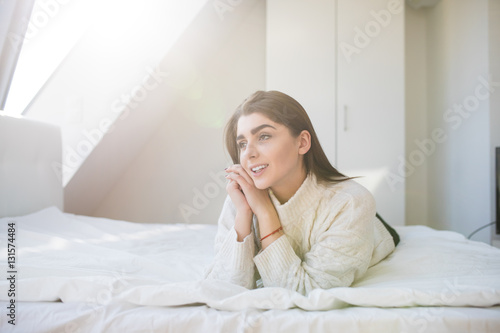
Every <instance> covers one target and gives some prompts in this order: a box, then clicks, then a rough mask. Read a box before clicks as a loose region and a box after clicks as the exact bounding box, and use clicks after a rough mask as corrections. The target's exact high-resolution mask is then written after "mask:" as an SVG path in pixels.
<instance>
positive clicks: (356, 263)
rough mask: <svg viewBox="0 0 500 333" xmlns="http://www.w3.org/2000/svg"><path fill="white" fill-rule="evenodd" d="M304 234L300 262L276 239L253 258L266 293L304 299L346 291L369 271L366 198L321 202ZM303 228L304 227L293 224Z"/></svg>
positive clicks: (370, 212)
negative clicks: (279, 291) (287, 292)
mask: <svg viewBox="0 0 500 333" xmlns="http://www.w3.org/2000/svg"><path fill="white" fill-rule="evenodd" d="M324 201H325V202H323V203H322V204H321V205H320V208H319V209H318V210H317V211H315V212H313V213H312V215H313V216H307V217H301V218H302V219H305V220H310V219H314V222H313V224H312V225H313V227H312V228H311V229H312V231H310V233H308V234H306V237H307V238H308V239H306V240H305V241H306V242H310V244H311V245H310V250H309V252H306V253H304V254H303V256H302V257H299V256H298V255H297V254H296V253H295V251H294V248H293V247H292V244H291V241H292V239H289V237H288V236H287V235H286V232H285V235H283V236H281V237H280V238H278V239H277V240H276V241H274V242H273V243H272V244H271V245H270V246H268V247H267V248H266V249H265V250H263V251H261V252H260V253H259V254H258V255H257V256H255V258H254V262H255V264H256V267H257V269H258V271H259V273H260V276H261V277H262V282H263V284H264V286H265V287H271V286H274V287H283V288H287V289H291V290H295V291H297V292H299V293H302V294H308V293H309V292H310V291H312V290H313V289H316V288H322V289H330V288H333V287H345V286H350V285H351V284H352V283H353V281H354V280H355V279H356V278H357V277H359V276H361V275H362V274H364V273H365V272H366V270H367V269H368V267H369V265H370V261H371V257H372V252H373V248H374V245H373V243H374V241H373V239H374V238H373V237H374V226H373V218H374V216H375V202H374V199H373V197H372V196H371V194H370V193H368V192H366V193H361V195H352V194H350V193H341V194H340V195H336V196H335V200H324ZM297 222H299V223H303V222H304V221H297Z"/></svg>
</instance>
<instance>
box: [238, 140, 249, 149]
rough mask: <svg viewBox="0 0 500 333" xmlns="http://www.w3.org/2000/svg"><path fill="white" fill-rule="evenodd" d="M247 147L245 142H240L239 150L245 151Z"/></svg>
mask: <svg viewBox="0 0 500 333" xmlns="http://www.w3.org/2000/svg"><path fill="white" fill-rule="evenodd" d="M246 146H247V143H246V142H244V141H240V142H238V148H240V149H244V148H245V147H246Z"/></svg>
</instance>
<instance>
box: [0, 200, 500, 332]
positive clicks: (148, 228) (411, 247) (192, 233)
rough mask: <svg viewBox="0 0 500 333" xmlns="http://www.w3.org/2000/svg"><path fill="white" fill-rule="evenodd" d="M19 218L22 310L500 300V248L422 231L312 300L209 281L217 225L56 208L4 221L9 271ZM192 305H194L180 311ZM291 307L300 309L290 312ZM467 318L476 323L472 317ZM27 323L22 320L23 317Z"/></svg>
mask: <svg viewBox="0 0 500 333" xmlns="http://www.w3.org/2000/svg"><path fill="white" fill-rule="evenodd" d="M10 221H15V223H16V229H17V230H16V248H17V251H18V257H17V263H16V264H17V270H18V274H17V285H16V290H17V295H16V301H17V303H18V305H19V311H21V309H22V307H23V306H27V307H31V306H36V305H33V304H36V303H31V302H48V301H58V300H61V301H62V302H65V303H67V304H64V305H62V304H63V303H50V304H51V307H58V306H68V304H78V306H79V307H80V309H81V310H82V311H84V310H85V309H95V308H96V307H105V309H106V312H107V313H114V312H113V311H112V309H116V308H119V309H120V311H125V312H126V313H130V315H131V318H133V317H134V314H136V313H137V311H139V309H145V308H144V307H148V309H149V307H151V309H154V311H153V312H155V311H156V312H161V311H163V310H165V309H170V310H171V311H174V310H173V309H177V310H175V311H180V312H182V311H181V309H187V308H190V309H194V308H195V309H198V310H199V309H200V308H202V309H205V310H204V311H205V312H206V311H208V310H207V309H217V310H224V311H227V313H229V312H233V311H240V312H239V313H240V314H239V315H238V316H241V313H244V314H246V316H249V315H250V314H251V313H254V314H255V313H257V314H259V316H258V317H256V318H264V317H263V316H262V315H260V314H262V313H263V314H270V313H271V312H269V311H264V312H262V311H263V310H267V309H271V310H272V313H275V314H280V313H292V312H295V311H301V310H299V309H302V310H308V311H311V313H317V311H320V310H330V309H344V308H346V307H348V306H352V305H354V306H362V307H364V308H366V309H369V308H371V309H373V311H372V312H371V313H372V315H374V316H375V317H376V315H375V313H377V311H379V310H382V309H374V308H385V307H387V308H402V309H389V312H384V314H385V315H386V316H389V317H390V316H391V315H393V314H394V313H398V312H399V313H405V310H407V309H404V308H405V307H414V306H425V307H429V306H432V307H435V306H452V307H457V308H456V309H453V308H417V309H418V310H415V311H416V313H420V314H422V313H424V312H423V311H424V310H423V309H431V313H432V311H433V310H432V309H435V310H437V311H438V312H439V311H441V309H446V310H443V311H445V312H443V313H454V314H456V313H457V312H456V311H459V310H458V309H460V307H491V306H493V305H496V304H500V250H498V249H495V248H493V247H491V246H488V245H486V244H483V243H479V242H474V241H469V240H467V239H465V238H464V237H463V236H461V235H459V234H457V233H454V232H446V231H436V230H433V229H430V228H427V227H423V226H408V227H399V228H397V231H398V232H399V234H400V236H401V243H400V245H398V247H397V248H396V251H395V252H394V253H393V254H392V255H391V256H389V257H388V258H387V259H386V260H384V261H383V262H381V263H380V264H378V265H376V266H374V267H372V268H370V269H369V271H368V272H367V274H366V275H365V276H364V277H363V279H361V280H359V281H357V282H356V283H355V284H354V285H353V286H352V287H349V288H334V289H331V290H320V289H318V290H315V291H313V292H312V293H310V294H309V295H308V296H307V297H306V296H302V295H300V294H298V293H295V292H292V291H288V290H285V289H281V288H263V289H256V290H247V289H245V288H243V287H239V286H235V285H232V284H229V283H225V282H221V281H204V280H202V276H203V275H202V274H203V270H204V268H205V266H206V265H208V263H209V262H210V261H211V259H212V257H213V248H212V247H213V239H214V236H215V232H216V226H213V225H189V224H175V225H163V224H162V225H159V224H157V225H151V224H137V223H128V222H122V221H113V220H107V219H102V218H89V217H83V216H75V215H70V214H64V213H61V212H60V211H59V210H58V209H56V208H48V209H45V210H42V211H40V212H37V213H35V214H31V215H27V216H22V217H15V218H3V219H0V228H1V236H0V237H2V238H1V239H0V241H1V245H2V247H1V249H0V252H1V253H2V257H0V258H1V259H2V260H1V261H0V266H1V267H2V271H3V272H6V271H7V262H6V258H5V257H4V255H5V253H6V251H7V250H6V239H7V235H6V226H7V223H8V222H10ZM8 288H9V283H8V281H6V280H2V281H0V301H5V302H7V301H9V297H7V291H8ZM20 302H26V303H20ZM77 302H78V303H77ZM3 304H7V303H3ZM56 304H57V305H56ZM200 304H201V305H200ZM203 304H204V305H203ZM137 305H140V307H137ZM183 305H189V306H188V307H187V306H186V307H177V308H171V306H183ZM166 306H170V307H169V308H166ZM207 306H208V307H207ZM2 307H3V306H2ZM128 307H130V309H134V310H133V311H132V310H127V309H128ZM292 308H296V309H293V310H287V309H292ZM124 309H125V310H124ZM353 309H356V308H349V310H351V311H354V312H351V313H355V312H356V311H358V310H353ZM284 310H287V311H284ZM344 310H347V309H344ZM474 310H475V309H468V310H467V311H474ZM477 310H478V311H479V310H484V309H477ZM120 311H118V310H117V312H116V313H119V312H120ZM141 311H142V310H141ZM175 311H174V312H175ZM252 311H253V312H252ZM283 311H284V312H283ZM359 311H361V312H362V311H363V310H359ZM464 311H465V310H464ZM485 311H486V310H485ZM93 312H95V311H93ZM205 312H204V313H205ZM169 313H171V312H169ZM225 313H226V312H225ZM301 313H302V312H301ZM481 313H482V316H486V317H488V318H489V320H488V321H487V322H485V321H484V320H483V321H481V320H480V321H479V323H478V325H481V323H482V324H484V325H486V326H485V327H486V328H487V330H490V331H495V330H497V329H499V331H500V316H499V312H498V308H491V309H488V311H487V312H481ZM75 315H76V314H75ZM227 316H229V317H231V315H227ZM284 316H285V315H284ZM412 316H413V318H414V319H415V317H414V315H412ZM467 316H469V317H468V318H469V319H470V314H467V315H466V317H467ZM112 317H113V316H110V318H112ZM285 317H287V318H289V319H290V318H293V316H288V315H286V316H285ZM354 317H356V315H354ZM375 317H374V318H375ZM452 317H454V315H450V318H452ZM458 317H460V316H458ZM458 317H457V318H458ZM479 317H481V316H479ZM479 317H478V318H479ZM0 318H1V319H0V320H1V326H0V327H6V326H5V325H6V318H5V316H4V315H3V316H1V317H0ZM21 318H22V316H21V314H19V318H18V319H19V321H21ZM238 318H239V317H238ZM245 318H248V317H245ZM380 318H383V316H382V317H380ZM380 318H379V319H380ZM408 318H412V317H411V316H410V315H408ZM408 318H407V319H408ZM417 318H419V317H418V316H417ZM436 318H440V317H439V316H436ZM492 318H498V319H497V320H494V319H492ZM462 319H463V318H462ZM109 320H111V319H109ZM253 320H257V319H255V318H254V319H253ZM259 320H260V319H259ZM262 320H264V319H262ZM457 320H458V319H457ZM462 321H463V320H462ZM407 322H408V320H407ZM427 322H428V321H427ZM365 323H366V320H365ZM488 325H489V326H488ZM368 327H369V326H368ZM400 327H401V326H400ZM478 327H479V326H478Z"/></svg>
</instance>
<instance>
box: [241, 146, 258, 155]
mask: <svg viewBox="0 0 500 333" xmlns="http://www.w3.org/2000/svg"><path fill="white" fill-rule="evenodd" d="M257 154H258V152H257V149H256V148H255V146H254V144H253V143H248V144H247V147H246V149H245V152H244V156H245V158H247V159H250V158H254V157H256V156H257Z"/></svg>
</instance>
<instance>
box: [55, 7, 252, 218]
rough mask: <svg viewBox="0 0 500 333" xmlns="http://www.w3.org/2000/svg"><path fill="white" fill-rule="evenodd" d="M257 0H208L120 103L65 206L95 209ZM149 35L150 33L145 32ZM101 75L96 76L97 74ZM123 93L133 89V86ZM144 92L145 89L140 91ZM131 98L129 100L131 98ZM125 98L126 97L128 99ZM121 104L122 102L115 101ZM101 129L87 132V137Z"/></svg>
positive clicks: (84, 211)
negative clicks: (195, 70)
mask: <svg viewBox="0 0 500 333" xmlns="http://www.w3.org/2000/svg"><path fill="white" fill-rule="evenodd" d="M258 2H259V1H257V0H255V1H243V2H234V1H233V2H232V3H235V5H234V6H231V5H229V4H228V3H226V2H218V1H215V2H212V1H208V2H207V3H206V4H205V6H204V7H203V8H202V9H201V11H200V12H199V13H198V15H197V16H196V17H195V19H194V20H193V21H192V23H191V24H190V26H189V27H188V29H187V30H186V31H185V32H184V33H183V34H182V35H181V37H180V38H179V39H178V41H177V42H176V43H175V44H174V46H173V47H172V48H171V49H170V51H169V52H168V54H166V55H165V57H164V58H163V59H162V61H161V62H160V63H159V64H158V66H157V67H155V68H150V69H148V70H147V73H146V76H143V77H142V78H141V79H140V80H138V82H137V86H136V87H135V88H136V89H137V91H140V90H141V88H142V93H140V92H136V94H135V96H136V98H135V99H130V98H128V99H127V98H123V99H122V100H121V101H120V102H119V103H120V104H124V105H120V107H121V108H124V113H123V114H122V115H121V116H120V117H119V118H118V119H117V120H116V121H115V122H114V123H113V124H112V127H111V130H109V131H108V132H107V133H106V134H105V135H104V136H103V137H102V139H101V141H100V142H99V143H98V144H97V145H96V146H95V148H94V149H93V151H92V152H91V154H90V155H89V156H88V157H87V158H86V159H85V161H84V162H83V163H82V164H81V166H80V167H79V169H78V171H77V172H76V173H75V174H74V176H73V177H72V178H71V180H70V181H69V183H68V184H67V185H66V187H65V211H67V212H71V213H76V214H84V215H92V214H93V212H94V211H95V210H96V208H97V207H98V206H99V204H100V203H101V202H102V200H103V199H104V198H105V196H106V194H107V193H108V192H109V191H110V190H111V189H112V188H113V186H114V185H115V183H116V182H117V181H118V179H120V177H121V176H122V174H123V173H124V172H125V170H126V169H127V167H128V166H129V165H130V163H131V162H132V161H133V160H134V159H136V158H137V155H138V154H139V153H140V152H141V150H142V149H143V147H144V145H145V144H146V143H147V142H148V140H149V139H150V138H151V136H152V135H153V134H154V133H155V132H157V130H158V128H159V126H160V125H161V124H162V123H163V122H164V121H165V119H166V117H167V116H168V115H169V112H170V110H172V109H174V107H175V105H176V103H177V101H178V100H179V98H181V96H182V95H183V94H185V93H186V92H190V93H193V94H196V82H192V81H191V79H190V78H191V75H190V73H191V70H192V68H193V67H203V66H204V64H206V63H207V61H208V60H210V59H212V58H213V57H216V56H217V53H218V50H219V48H220V47H221V46H222V45H224V43H225V42H226V40H227V38H228V36H229V35H230V34H231V33H232V31H233V30H234V29H235V28H236V27H237V26H238V25H239V24H240V22H241V21H242V20H243V19H244V17H245V16H246V15H248V13H249V12H250V11H251V10H252V8H253V7H254V6H255V5H256V4H257V3H258ZM146 37H147V36H146ZM98 79H99V78H96V80H98ZM124 94H129V95H131V94H132V91H131V90H128V91H124ZM141 94H142V95H141ZM127 100H128V101H127ZM125 101H127V103H125ZM117 106H118V102H117ZM98 136H99V134H98V133H97V132H94V135H93V134H92V133H90V132H89V133H88V138H87V139H86V140H87V141H89V142H90V141H92V138H93V137H94V138H95V139H97V137H98Z"/></svg>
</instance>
